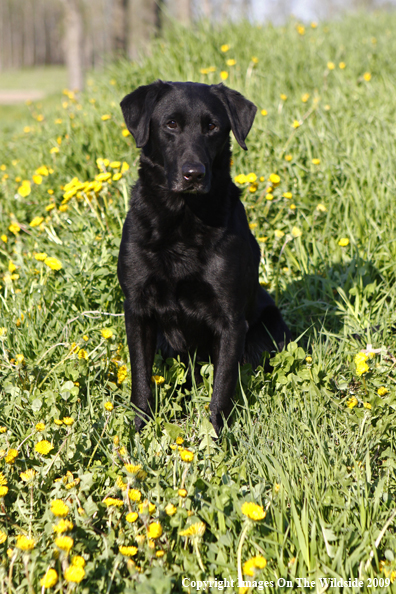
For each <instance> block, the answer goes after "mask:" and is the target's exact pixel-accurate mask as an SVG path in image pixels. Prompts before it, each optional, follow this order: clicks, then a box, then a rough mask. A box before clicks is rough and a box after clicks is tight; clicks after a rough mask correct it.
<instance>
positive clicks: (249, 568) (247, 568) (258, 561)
mask: <svg viewBox="0 0 396 594" xmlns="http://www.w3.org/2000/svg"><path fill="white" fill-rule="evenodd" d="M266 565H267V560H266V559H265V557H262V556H261V555H257V556H256V557H252V558H251V559H248V560H247V561H246V563H244V564H243V573H244V574H245V575H250V576H254V574H255V571H256V569H264V568H265V566H266Z"/></svg>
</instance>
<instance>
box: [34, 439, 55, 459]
mask: <svg viewBox="0 0 396 594" xmlns="http://www.w3.org/2000/svg"><path fill="white" fill-rule="evenodd" d="M34 449H35V450H36V452H37V453H38V454H42V455H43V456H46V455H47V454H49V453H50V451H51V450H53V449H54V446H53V445H52V444H51V443H50V442H49V441H47V440H46V439H42V440H41V441H39V442H38V443H36V445H35V447H34Z"/></svg>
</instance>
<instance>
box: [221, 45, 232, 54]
mask: <svg viewBox="0 0 396 594" xmlns="http://www.w3.org/2000/svg"><path fill="white" fill-rule="evenodd" d="M229 49H230V46H229V45H227V44H226V43H224V44H223V45H221V46H220V50H221V51H222V52H223V53H226V52H228V50H229Z"/></svg>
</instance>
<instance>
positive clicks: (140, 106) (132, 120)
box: [120, 80, 170, 148]
mask: <svg viewBox="0 0 396 594" xmlns="http://www.w3.org/2000/svg"><path fill="white" fill-rule="evenodd" d="M169 86H170V85H168V84H167V83H164V82H163V81H162V80H157V81H155V82H154V83H151V84H150V85H143V86H141V87H138V88H137V89H136V90H135V91H133V92H132V93H129V95H127V96H126V97H124V99H123V100H122V101H121V103H120V105H121V109H122V114H123V116H124V120H125V123H126V125H127V128H128V130H129V132H130V133H131V134H132V136H133V137H134V139H135V141H136V146H137V147H138V148H142V147H144V146H145V145H146V144H147V142H148V139H149V134H150V119H151V116H152V113H153V110H154V107H155V104H156V103H157V101H158V99H159V98H160V96H161V95H162V94H163V92H164V91H165V89H166V88H167V87H169Z"/></svg>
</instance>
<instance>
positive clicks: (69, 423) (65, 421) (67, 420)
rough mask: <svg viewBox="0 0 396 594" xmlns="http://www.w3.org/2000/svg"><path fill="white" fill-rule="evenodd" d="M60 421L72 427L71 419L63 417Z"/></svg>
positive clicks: (72, 420)
mask: <svg viewBox="0 0 396 594" xmlns="http://www.w3.org/2000/svg"><path fill="white" fill-rule="evenodd" d="M80 352H81V351H80ZM62 421H63V422H64V424H65V425H73V423H74V419H73V418H72V417H63V419H62Z"/></svg>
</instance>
